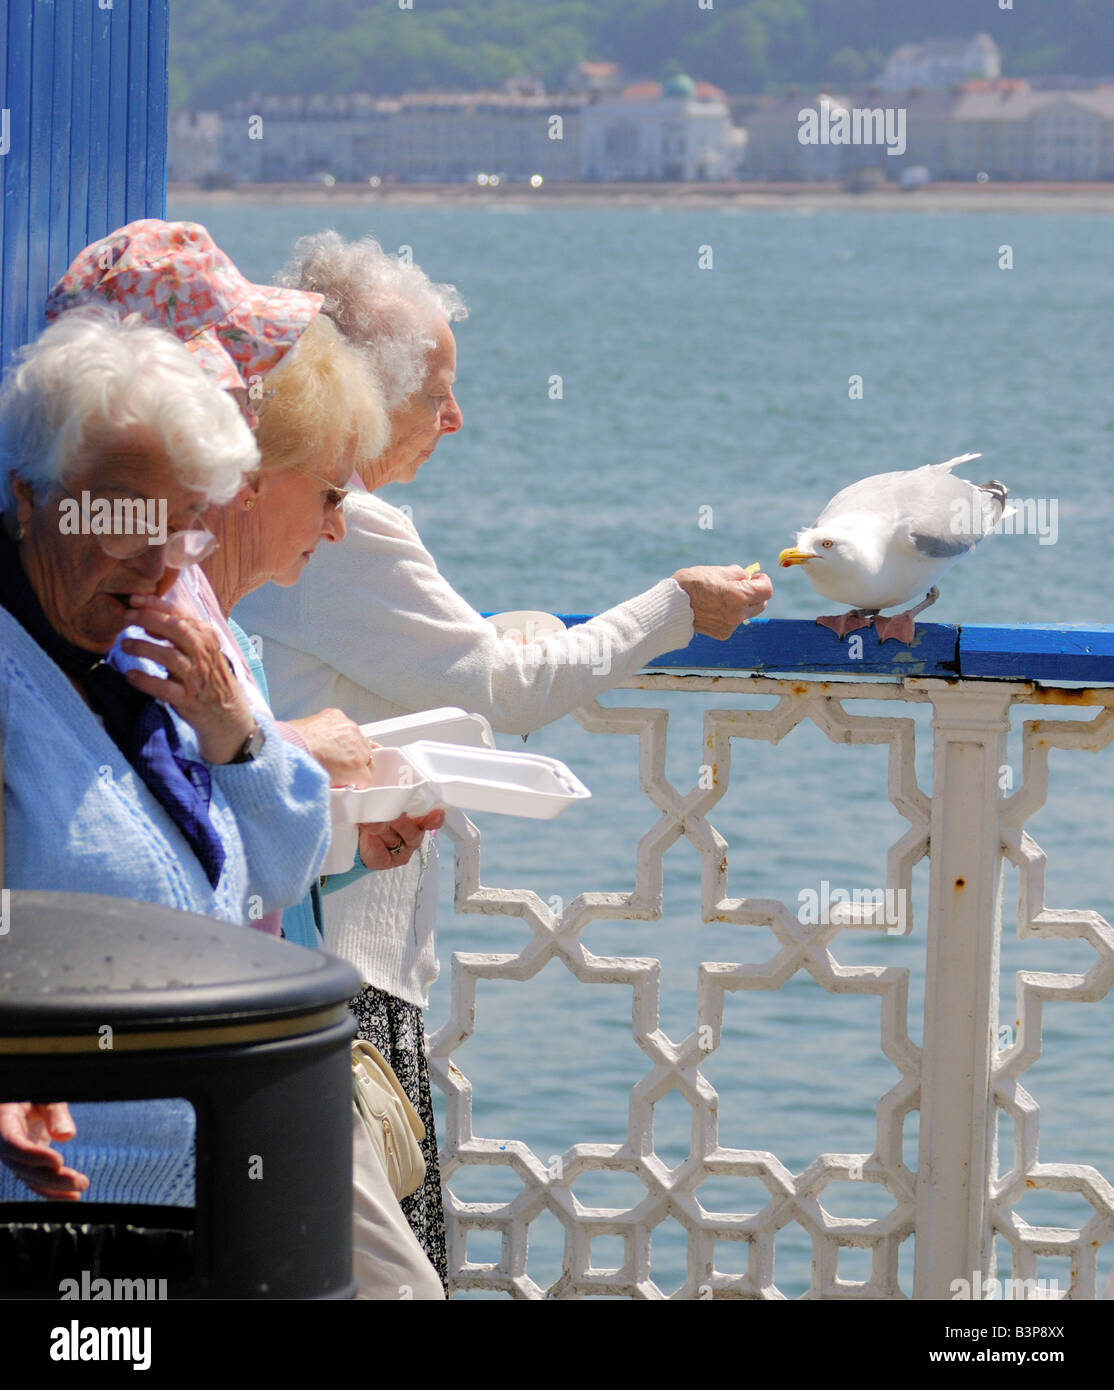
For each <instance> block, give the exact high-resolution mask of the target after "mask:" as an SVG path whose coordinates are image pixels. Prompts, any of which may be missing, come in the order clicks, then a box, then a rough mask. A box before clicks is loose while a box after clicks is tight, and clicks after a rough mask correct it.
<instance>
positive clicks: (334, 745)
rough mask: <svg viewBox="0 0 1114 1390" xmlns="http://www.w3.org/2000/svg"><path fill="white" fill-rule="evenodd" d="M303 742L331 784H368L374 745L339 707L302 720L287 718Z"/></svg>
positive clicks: (356, 785) (353, 785)
mask: <svg viewBox="0 0 1114 1390" xmlns="http://www.w3.org/2000/svg"><path fill="white" fill-rule="evenodd" d="M287 723H288V724H289V725H290V727H291V728H293V729H297V731H298V733H299V734H301V736H302V738H304V739H305V741H306V747H307V748H308V749H309V751H310V755H311V756H312V757H314V758H316V759H317V761H318V762H319V763H320V764H321V766H322V767H323V768H324V769H325V771H326V772H327V773H328V774H329V783H330V785H332V786H334V787H370V786H371V765H372V753H373V750H374V749H375V747H376V744H374V743H372V741H371V740H370V739H369V738H366V737H365V736H364V735H363V734H362V733H360V726H359V725H358V724H357V723H356V722H355V721H354V720H352V719H349V717H348V716H347V715H346V714H345V713H344V711H343V710H339V709H323V710H318V712H317V713H316V714H310V715H307V716H306V718H305V719H289V720H287Z"/></svg>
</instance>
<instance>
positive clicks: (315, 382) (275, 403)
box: [255, 314, 390, 472]
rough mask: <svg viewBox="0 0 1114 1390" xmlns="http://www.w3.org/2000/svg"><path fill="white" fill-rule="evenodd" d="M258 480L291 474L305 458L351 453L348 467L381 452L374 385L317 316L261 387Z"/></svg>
mask: <svg viewBox="0 0 1114 1390" xmlns="http://www.w3.org/2000/svg"><path fill="white" fill-rule="evenodd" d="M255 409H256V414H257V415H258V417H259V426H258V428H257V430H256V433H255V439H256V443H257V444H258V445H259V451H260V453H261V454H262V455H263V461H262V464H261V470H262V471H264V472H269V471H278V470H281V469H285V468H294V467H296V466H297V465H298V464H299V463H300V462H303V461H304V460H305V459H306V457H307V456H310V455H315V454H318V453H320V452H321V451H322V450H327V451H328V453H329V454H330V455H338V456H339V455H340V454H342V453H345V452H347V451H348V450H349V449H354V453H353V459H352V463H353V467H355V466H357V465H358V464H359V463H361V462H363V461H364V460H366V459H372V458H376V457H377V456H378V455H379V454H381V453H382V452H383V450H384V449H385V448H386V447H387V442H388V440H389V439H390V423H389V421H388V418H387V410H386V407H385V405H384V403H383V392H382V389H381V388H380V385H379V381H378V378H377V377H376V375H375V373H374V371H373V370H372V369H371V367H370V366H369V364H368V363H367V362H366V360H365V359H364V358H363V357H362V356H361V354H360V353H359V351H358V350H357V349H355V348H354V347H352V346H351V345H349V344H348V343H347V342H345V340H344V338H343V337H342V336H341V334H340V332H339V330H338V329H337V327H336V325H335V324H334V323H333V322H332V321H331V320H330V319H328V318H326V317H325V316H324V315H323V314H318V315H317V317H316V318H315V319H314V320H313V321H312V322H311V323H310V324H309V326H308V327H307V328H306V331H305V332H304V333H303V334H302V336H301V337H300V338H299V339H298V342H297V345H296V347H295V348H294V349H293V351H292V352H289V353H287V355H286V357H285V358H284V359H283V361H282V362H281V363H280V364H279V366H277V367H276V368H275V369H274V371H272V372H270V373H269V374H268V375H267V377H266V378H265V381H264V390H263V398H262V400H261V401H259V402H258V403H255Z"/></svg>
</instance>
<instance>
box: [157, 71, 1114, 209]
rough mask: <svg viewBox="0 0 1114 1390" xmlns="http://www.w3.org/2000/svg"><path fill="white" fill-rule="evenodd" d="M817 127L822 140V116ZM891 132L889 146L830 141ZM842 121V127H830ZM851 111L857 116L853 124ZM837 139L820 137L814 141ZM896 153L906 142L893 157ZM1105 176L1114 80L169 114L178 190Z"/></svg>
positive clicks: (391, 102)
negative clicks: (258, 185)
mask: <svg viewBox="0 0 1114 1390" xmlns="http://www.w3.org/2000/svg"><path fill="white" fill-rule="evenodd" d="M809 111H812V112H815V113H817V114H818V115H820V116H822V118H823V119H822V121H821V122H820V129H821V132H822V138H821V139H820V140H817V139H816V138H815V127H816V122H812V123H811V132H812V136H813V138H812V140H811V142H810V140H809V135H810V123H809V122H808V121H806V120H805V113H807V112H809ZM870 112H874V113H878V112H881V113H883V114H884V115H885V116H886V117H887V118H888V119H889V128H890V129H891V131H892V130H894V129H896V128H897V127H898V126H900V129H901V131H902V137H901V140H900V142H898V141H896V140H890V141H889V143H885V142H883V141H881V140H880V139H878V138H876V139H873V140H866V141H863V140H861V139H859V140H857V141H856V142H854V143H852V142H851V137H848V141H847V142H843V143H840V142H837V140H838V135H839V132H840V131H841V130H843V131H851V130H854V131H856V132H857V134H858V135H859V136H861V135H862V134H863V132H864V131H869V130H871V129H874V130H878V129H881V128H882V127H883V125H884V124H885V122H883V121H882V120H876V121H874V122H873V123H872V122H871V121H869V120H860V119H859V118H860V116H865V115H866V114H867V113H870ZM841 113H845V116H843V115H841ZM852 117H854V122H852V120H851V118H852ZM824 136H830V138H823V137H824ZM899 145H900V147H899ZM870 166H875V167H878V168H881V169H882V170H883V171H884V172H885V173H886V174H887V175H888V176H890V177H896V176H897V175H898V174H900V173H901V171H903V170H904V169H906V168H910V167H913V166H920V167H923V168H925V169H927V170H928V171H929V173H930V174H931V176H932V177H934V178H941V179H967V178H973V177H975V176H976V175H978V174H979V173H985V174H987V175H989V176H990V177H992V178H1003V179H1049V180H1089V181H1094V180H1106V179H1114V83H1099V84H1095V85H1086V84H1084V83H1082V82H1072V81H1070V80H1067V79H1064V80H1061V81H1059V82H1057V81H1056V80H1054V79H1045V80H1044V81H1041V82H1038V81H1037V80H1033V81H1031V82H1030V81H1025V80H1023V79H1019V78H979V79H974V80H968V81H966V82H963V83H959V84H956V85H955V86H953V87H952V88H949V89H947V90H922V89H916V88H914V89H912V90H909V91H905V92H892V91H883V90H882V89H881V88H871V89H870V90H868V91H865V92H860V93H835V92H830V93H820V92H808V93H802V92H790V93H786V94H783V95H778V96H768V95H762V96H753V97H748V96H739V97H728V96H727V95H726V94H725V93H723V92H722V91H720V90H719V89H718V88H715V87H712V86H711V85H710V84H707V83H696V82H693V81H692V80H691V79H690V78H687V77H683V76H678V77H675V78H672V79H670V81H669V82H667V83H665V84H661V83H653V82H647V83H640V84H637V85H635V86H628V87H625V88H621V89H619V90H618V91H614V92H606V91H605V92H601V91H579V92H568V93H564V94H561V95H546V94H544V93H539V92H536V91H515V92H479V93H458V94H433V95H429V94H424V95H411V96H403V97H399V98H390V99H386V98H384V99H375V98H372V97H370V96H360V95H357V96H350V97H342V98H332V99H324V98H319V99H309V100H301V99H289V100H288V99H266V100H263V101H261V102H258V103H254V104H253V103H241V104H239V105H237V106H235V107H231V108H229V109H228V110H226V111H224V112H221V113H215V112H202V113H189V112H176V113H174V114H172V116H171V123H170V144H169V160H168V177H169V178H170V179H171V180H174V181H185V182H203V183H204V182H210V183H218V182H236V183H239V182H272V181H304V180H315V181H320V180H322V179H325V180H326V181H329V180H334V179H335V180H337V181H341V182H356V183H366V182H368V181H369V180H371V181H383V182H391V181H398V182H423V181H426V182H468V181H474V180H476V179H485V178H490V177H492V176H495V177H498V178H500V179H502V180H506V181H510V182H514V181H527V180H529V179H531V178H533V179H535V181H536V180H537V179H538V178H539V177H540V178H541V179H543V180H545V181H554V182H572V181H607V182H619V181H624V180H638V181H686V182H687V181H699V180H715V181H720V180H733V179H771V180H809V181H815V180H838V179H842V178H846V177H847V176H848V175H849V174H850V173H852V172H853V171H855V170H859V169H862V168H864V167H870Z"/></svg>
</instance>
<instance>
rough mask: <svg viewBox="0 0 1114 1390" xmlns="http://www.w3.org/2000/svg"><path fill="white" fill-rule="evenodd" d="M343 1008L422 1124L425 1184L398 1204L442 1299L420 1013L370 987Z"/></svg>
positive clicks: (445, 1277)
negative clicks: (377, 1053)
mask: <svg viewBox="0 0 1114 1390" xmlns="http://www.w3.org/2000/svg"><path fill="white" fill-rule="evenodd" d="M348 1007H349V1008H350V1009H351V1010H352V1012H353V1013H354V1014H355V1015H356V1021H357V1023H358V1025H359V1026H358V1028H357V1036H358V1037H360V1038H361V1039H363V1040H364V1041H365V1042H369V1043H372V1044H373V1045H374V1046H375V1047H377V1048H378V1049H379V1051H380V1052H381V1053H382V1054H383V1056H384V1057H386V1059H387V1061H388V1062H390V1064H391V1066H392V1067H393V1068H394V1070H395V1075H396V1076H397V1077H398V1079H399V1084H400V1085H401V1086H402V1089H403V1090H404V1091H405V1092H406V1094H407V1096H408V1097H409V1099H410V1103H411V1105H413V1107H414V1109H415V1110H416V1111H417V1112H418V1115H419V1117H420V1119H421V1122H422V1124H423V1125H425V1138H424V1139H423V1140H422V1156H423V1157H424V1158H425V1182H424V1183H423V1184H422V1185H421V1187H419V1188H418V1190H417V1192H412V1193H411V1194H410V1196H409V1197H404V1198H403V1199H402V1203H401V1205H402V1211H403V1215H404V1216H405V1217H406V1220H407V1221H408V1222H409V1223H410V1229H411V1230H412V1231H413V1232H414V1234H415V1236H417V1238H418V1244H419V1245H420V1246H421V1247H422V1249H423V1250H424V1251H425V1253H426V1254H427V1255H428V1256H429V1261H430V1263H431V1264H432V1265H433V1267H434V1269H435V1270H436V1271H437V1273H438V1274H439V1275H440V1278H441V1282H442V1284H444V1285H445V1293H446V1295H447V1294H448V1285H449V1261H448V1256H447V1255H446V1253H445V1205H444V1202H443V1200H442V1197H441V1166H440V1164H439V1163H438V1161H437V1135H436V1133H435V1131H434V1125H433V1097H432V1095H431V1093H430V1089H429V1064H428V1062H427V1061H426V1051H425V1022H424V1019H423V1017H422V1011H421V1009H419V1008H418V1006H417V1005H416V1004H407V1003H406V1002H405V1000H402V999H396V998H395V997H394V995H393V994H385V993H384V992H383V990H381V989H375V988H374V986H372V985H365V986H364V988H363V990H362V991H361V992H360V993H359V994H357V995H356V997H355V999H350V1000H349V1001H348Z"/></svg>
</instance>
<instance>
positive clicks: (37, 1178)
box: [0, 1101, 89, 1202]
mask: <svg viewBox="0 0 1114 1390" xmlns="http://www.w3.org/2000/svg"><path fill="white" fill-rule="evenodd" d="M76 1133H77V1126H76V1125H75V1124H74V1122H73V1119H72V1118H71V1116H70V1109H69V1106H68V1105H66V1104H65V1103H64V1102H59V1103H57V1104H54V1105H34V1104H32V1103H31V1102H30V1101H5V1102H4V1104H2V1105H0V1162H2V1163H4V1164H6V1165H7V1167H9V1168H10V1169H11V1170H12V1172H13V1173H14V1174H15V1175H16V1177H17V1178H20V1179H22V1181H23V1182H25V1183H26V1184H27V1186H28V1187H29V1188H30V1189H31V1191H32V1192H37V1193H38V1194H39V1196H40V1197H50V1198H52V1199H53V1200H55V1201H60V1202H77V1201H80V1199H81V1194H82V1193H83V1192H84V1191H85V1190H86V1189H87V1188H88V1186H89V1179H88V1178H87V1177H86V1176H85V1174H84V1173H79V1172H77V1170H76V1169H74V1168H67V1167H66V1166H65V1164H64V1162H63V1159H62V1155H61V1154H60V1153H59V1152H58V1150H57V1149H55V1148H52V1147H51V1142H50V1141H51V1140H52V1139H53V1140H56V1141H57V1142H58V1143H60V1144H64V1143H65V1142H66V1140H67V1139H72V1138H73V1137H74V1135H75V1134H76Z"/></svg>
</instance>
